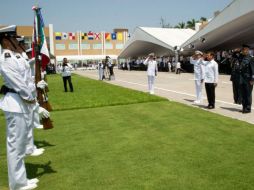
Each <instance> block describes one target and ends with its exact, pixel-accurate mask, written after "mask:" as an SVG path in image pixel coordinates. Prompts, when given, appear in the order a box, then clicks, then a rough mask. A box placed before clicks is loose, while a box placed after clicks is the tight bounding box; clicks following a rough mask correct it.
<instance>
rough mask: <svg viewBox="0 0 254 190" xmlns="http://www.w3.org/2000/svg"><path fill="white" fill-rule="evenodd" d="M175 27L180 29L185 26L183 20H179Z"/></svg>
mask: <svg viewBox="0 0 254 190" xmlns="http://www.w3.org/2000/svg"><path fill="white" fill-rule="evenodd" d="M175 28H181V29H183V28H186V27H185V22H179V23H178V24H177V25H176V26H175Z"/></svg>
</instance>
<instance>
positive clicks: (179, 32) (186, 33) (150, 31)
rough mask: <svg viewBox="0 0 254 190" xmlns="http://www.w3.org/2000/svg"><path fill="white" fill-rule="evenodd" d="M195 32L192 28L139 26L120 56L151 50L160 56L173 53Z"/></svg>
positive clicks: (138, 54)
mask: <svg viewBox="0 0 254 190" xmlns="http://www.w3.org/2000/svg"><path fill="white" fill-rule="evenodd" d="M194 34H195V31H194V30H192V29H176V28H150V27H137V28H136V29H135V31H134V33H133V35H132V37H131V38H130V39H129V41H128V42H127V43H126V44H125V47H124V49H123V50H122V52H121V53H120V55H119V58H129V57H138V56H144V55H147V54H149V53H151V52H154V53H155V54H156V55H159V56H162V55H169V54H170V53H171V54H173V52H174V48H175V47H176V46H177V47H178V48H179V47H180V46H181V45H182V44H183V43H184V42H185V41H186V40H187V39H189V38H190V37H191V36H193V35H194Z"/></svg>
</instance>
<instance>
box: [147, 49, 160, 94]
mask: <svg viewBox="0 0 254 190" xmlns="http://www.w3.org/2000/svg"><path fill="white" fill-rule="evenodd" d="M155 59H156V57H155V55H154V53H150V54H149V55H148V57H147V58H146V60H145V61H144V65H147V76H148V90H149V93H150V94H154V80H155V76H157V72H158V64H157V61H156V60H155Z"/></svg>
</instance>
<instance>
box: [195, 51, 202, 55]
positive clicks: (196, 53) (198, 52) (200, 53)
mask: <svg viewBox="0 0 254 190" xmlns="http://www.w3.org/2000/svg"><path fill="white" fill-rule="evenodd" d="M195 55H203V52H202V51H195Z"/></svg>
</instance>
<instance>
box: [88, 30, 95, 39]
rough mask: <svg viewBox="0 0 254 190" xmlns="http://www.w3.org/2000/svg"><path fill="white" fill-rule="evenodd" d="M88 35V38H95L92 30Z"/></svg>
mask: <svg viewBox="0 0 254 190" xmlns="http://www.w3.org/2000/svg"><path fill="white" fill-rule="evenodd" d="M87 36H88V40H93V39H94V36H93V32H91V31H90V32H88V34H87Z"/></svg>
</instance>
